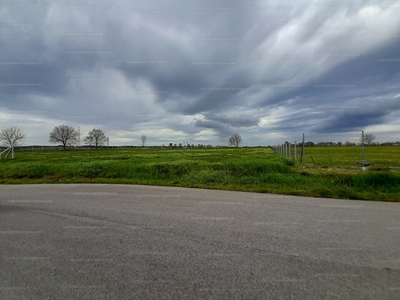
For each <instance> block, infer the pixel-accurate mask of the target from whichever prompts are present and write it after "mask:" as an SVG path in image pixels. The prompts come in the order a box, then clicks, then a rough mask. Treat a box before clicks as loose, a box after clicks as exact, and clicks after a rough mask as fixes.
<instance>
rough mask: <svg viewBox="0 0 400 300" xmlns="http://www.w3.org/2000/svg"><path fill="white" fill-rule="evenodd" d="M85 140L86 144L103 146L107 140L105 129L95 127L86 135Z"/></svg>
mask: <svg viewBox="0 0 400 300" xmlns="http://www.w3.org/2000/svg"><path fill="white" fill-rule="evenodd" d="M84 142H85V144H86V145H90V146H95V147H96V149H97V147H98V146H103V145H104V144H105V143H106V142H107V137H106V134H105V133H104V131H103V130H101V129H96V128H93V130H92V131H90V132H89V134H88V135H87V137H85V139H84Z"/></svg>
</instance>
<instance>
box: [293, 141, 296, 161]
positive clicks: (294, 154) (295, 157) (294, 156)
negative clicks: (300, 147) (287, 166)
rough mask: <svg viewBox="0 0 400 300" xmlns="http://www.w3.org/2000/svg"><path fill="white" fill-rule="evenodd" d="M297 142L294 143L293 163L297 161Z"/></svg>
mask: <svg viewBox="0 0 400 300" xmlns="http://www.w3.org/2000/svg"><path fill="white" fill-rule="evenodd" d="M296 146H297V141H294V161H297V149H296Z"/></svg>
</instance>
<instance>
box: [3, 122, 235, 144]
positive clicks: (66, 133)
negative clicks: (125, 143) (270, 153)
mask: <svg viewBox="0 0 400 300" xmlns="http://www.w3.org/2000/svg"><path fill="white" fill-rule="evenodd" d="M25 137H26V132H24V131H22V129H20V128H18V127H16V126H11V127H7V128H3V129H2V130H1V131H0V141H3V144H4V145H5V146H7V147H10V148H13V147H15V146H17V145H20V144H22V143H23V141H24V139H25ZM140 139H141V142H142V146H143V147H144V145H145V143H146V141H147V136H146V135H142V136H141V137H140ZM79 141H80V133H79V131H77V130H75V128H73V127H71V126H68V125H59V126H56V127H54V129H53V130H52V131H51V132H50V138H49V142H50V143H52V144H62V145H63V148H64V150H65V149H66V147H67V146H74V145H77V144H78V143H79ZM83 141H84V143H85V144H86V145H90V146H95V147H96V149H97V148H98V147H99V146H104V144H105V143H106V142H108V137H107V136H106V134H105V132H104V131H103V130H101V129H97V128H94V129H93V130H92V131H90V132H89V134H88V135H87V136H86V137H85V138H84V140H83ZM241 143H242V137H241V136H240V135H239V134H234V135H232V136H231V137H229V140H228V144H229V146H235V147H239V145H240V144H241Z"/></svg>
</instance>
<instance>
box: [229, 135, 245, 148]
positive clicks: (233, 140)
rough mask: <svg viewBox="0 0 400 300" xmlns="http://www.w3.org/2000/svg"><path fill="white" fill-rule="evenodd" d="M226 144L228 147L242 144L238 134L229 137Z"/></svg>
mask: <svg viewBox="0 0 400 300" xmlns="http://www.w3.org/2000/svg"><path fill="white" fill-rule="evenodd" d="M228 143H229V146H235V147H239V145H240V144H241V143H242V137H241V136H240V135H239V134H237V133H235V134H234V135H231V137H230V138H229V141H228Z"/></svg>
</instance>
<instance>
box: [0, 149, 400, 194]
mask: <svg viewBox="0 0 400 300" xmlns="http://www.w3.org/2000/svg"><path fill="white" fill-rule="evenodd" d="M389 148H390V147H388V149H389ZM388 149H386V150H385V149H381V151H388ZM314 150H317V149H314ZM390 150H391V148H390ZM318 153H321V152H315V153H314V154H313V158H314V161H315V164H313V165H310V166H308V167H307V168H305V169H303V168H302V167H300V166H298V165H297V164H296V163H295V162H294V161H293V160H288V159H284V158H283V157H280V156H278V155H277V154H275V153H273V152H272V150H271V149H269V148H238V149H230V148H226V149H107V150H97V151H96V150H75V151H47V152H46V151H19V152H17V153H16V159H15V160H7V161H5V160H2V161H0V183H3V184H18V183H123V184H146V185H164V186H181V187H197V188H209V189H223V190H237V191H252V192H263V193H278V194H291V195H302V196H315V197H332V198H346V199H365V200H380V201H400V173H399V172H394V171H390V170H389V169H386V166H384V165H383V166H380V165H378V166H376V167H375V168H376V169H375V170H370V171H367V172H362V171H361V170H360V168H359V167H356V165H355V161H357V159H356V160H355V161H353V162H352V164H353V166H350V160H349V163H348V164H346V163H344V164H343V160H341V159H338V160H337V162H339V163H333V162H326V163H322V165H317V162H318V161H323V159H324V156H323V155H320V156H318ZM311 155H312V154H311ZM332 155H333V154H332V153H331V152H329V153H326V156H328V157H332ZM336 155H339V154H336ZM340 155H342V154H340ZM46 156H48V157H49V160H48V161H46V159H45V158H46ZM383 156H384V155H383ZM392 159H393V158H392ZM395 163H396V162H388V164H395ZM398 165H400V163H399V164H398Z"/></svg>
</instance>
